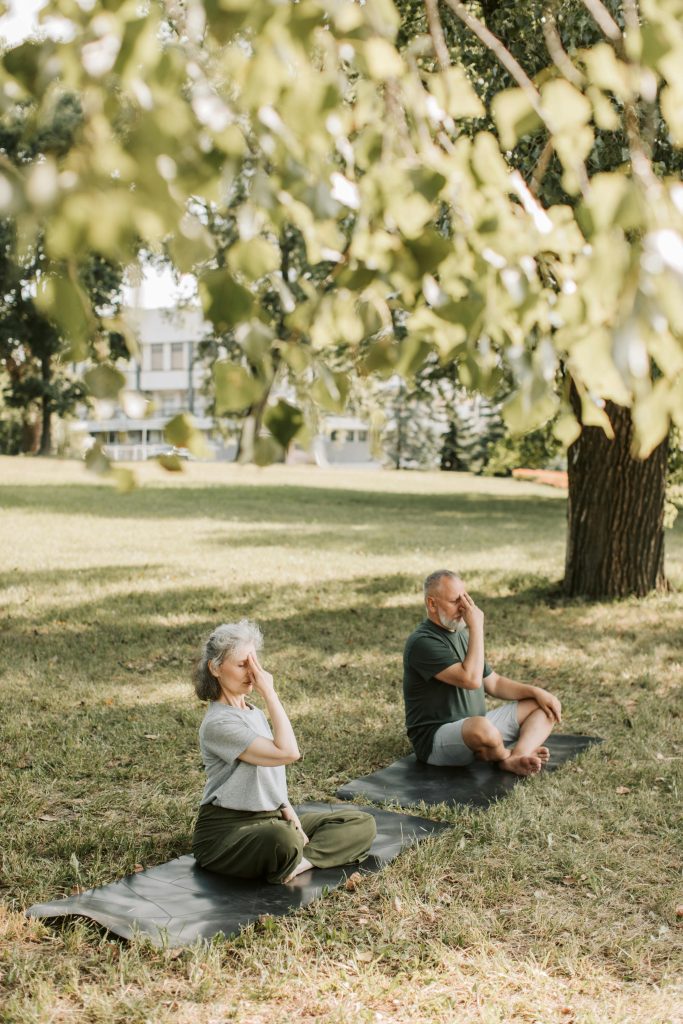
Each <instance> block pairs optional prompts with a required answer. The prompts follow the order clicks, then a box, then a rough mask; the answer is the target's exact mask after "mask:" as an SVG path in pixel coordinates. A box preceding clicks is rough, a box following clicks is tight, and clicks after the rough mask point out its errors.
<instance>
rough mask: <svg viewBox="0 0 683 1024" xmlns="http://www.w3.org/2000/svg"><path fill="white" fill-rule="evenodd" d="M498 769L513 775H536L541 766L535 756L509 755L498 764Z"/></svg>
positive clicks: (539, 760)
mask: <svg viewBox="0 0 683 1024" xmlns="http://www.w3.org/2000/svg"><path fill="white" fill-rule="evenodd" d="M498 767H499V768H502V769H503V771H504V772H512V773H513V774H514V775H537V774H538V772H540V770H541V768H542V767H543V766H542V763H541V759H540V757H537V756H536V754H510V756H509V757H506V758H505V759H504V760H503V761H499V762H498Z"/></svg>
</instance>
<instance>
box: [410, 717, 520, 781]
mask: <svg viewBox="0 0 683 1024" xmlns="http://www.w3.org/2000/svg"><path fill="white" fill-rule="evenodd" d="M486 719H487V721H489V722H490V723H491V725H495V727H496V729H497V730H498V732H499V733H500V734H501V736H502V737H503V743H504V744H505V745H506V746H507V745H508V743H514V742H515V740H516V739H517V737H518V736H519V723H518V721H517V701H516V700H511V701H507V702H506V703H505V704H501V706H500V707H499V708H494V710H493V711H489V712H488V713H487V715H486ZM466 721H467V719H466V718H461V719H460V720H459V721H458V722H446V724H445V725H442V726H440V727H439V728H438V729H437V730H436V732H435V733H434V742H433V743H432V752H431V754H430V755H429V758H428V759H427V764H436V765H452V766H454V767H457V766H460V765H465V764H470V762H471V761H473V760H474V751H473V750H470V748H469V747H468V746H467V744H466V743H465V742H463V738H462V727H463V725H464V723H465V722H466Z"/></svg>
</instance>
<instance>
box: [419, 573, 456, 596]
mask: <svg viewBox="0 0 683 1024" xmlns="http://www.w3.org/2000/svg"><path fill="white" fill-rule="evenodd" d="M460 578H461V577H460V576H459V575H458V573H457V572H453V571H452V570H451V569H437V570H436V571H435V572H430V574H429V576H428V577H427V578H426V580H425V581H424V584H423V588H424V596H425V604H426V603H427V598H428V597H431V596H432V594H433V593H434V591H435V590H436V589H437V587H438V586H439V583H440V582H441V580H443V579H448V580H459V579H460Z"/></svg>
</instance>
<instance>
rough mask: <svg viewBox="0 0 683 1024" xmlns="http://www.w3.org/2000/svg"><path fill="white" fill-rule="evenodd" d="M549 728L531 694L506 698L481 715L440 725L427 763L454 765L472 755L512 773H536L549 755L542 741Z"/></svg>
mask: <svg viewBox="0 0 683 1024" xmlns="http://www.w3.org/2000/svg"><path fill="white" fill-rule="evenodd" d="M552 728H553V721H552V719H550V718H549V717H548V715H546V713H545V712H544V711H543V710H542V709H541V708H540V707H539V706H538V704H537V703H536V701H535V700H533V699H532V698H527V699H525V700H520V701H509V702H507V703H505V704H503V705H502V706H501V707H499V708H495V710H493V711H489V712H488V714H487V715H485V716H484V715H473V716H472V717H471V718H462V719H461V720H460V721H459V722H447V723H446V725H442V726H441V727H440V728H439V729H437V731H436V733H435V735H434V743H433V745H432V752H431V754H430V757H429V761H428V763H429V764H435V765H456V766H457V765H466V764H470V763H471V762H472V761H473V760H474V759H475V758H476V759H477V760H478V761H490V762H495V763H496V764H497V765H498V767H499V768H502V769H503V771H507V772H513V773H514V774H515V775H536V773H537V772H540V770H541V768H542V767H543V765H544V764H545V763H546V762H547V761H548V759H549V757H550V752H549V750H548V748H547V747H545V746H543V743H544V741H545V740H546V739H547V738H548V736H549V735H550V733H551V732H552ZM510 744H514V746H513V747H510V746H509V745H510Z"/></svg>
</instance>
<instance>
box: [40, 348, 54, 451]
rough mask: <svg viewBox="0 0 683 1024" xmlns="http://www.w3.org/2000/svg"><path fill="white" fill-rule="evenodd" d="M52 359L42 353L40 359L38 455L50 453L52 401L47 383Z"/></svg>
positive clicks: (50, 373)
mask: <svg viewBox="0 0 683 1024" xmlns="http://www.w3.org/2000/svg"><path fill="white" fill-rule="evenodd" d="M51 363H52V361H51V358H50V356H49V355H44V356H42V357H41V360H40V376H41V378H42V381H43V384H44V385H45V389H44V391H43V396H42V399H41V403H40V405H41V430H40V450H39V453H38V454H39V455H51V454H52V401H51V399H50V395H49V393H48V389H47V388H48V385H49V384H50V381H51V379H52V365H51Z"/></svg>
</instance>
